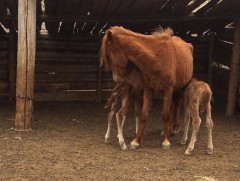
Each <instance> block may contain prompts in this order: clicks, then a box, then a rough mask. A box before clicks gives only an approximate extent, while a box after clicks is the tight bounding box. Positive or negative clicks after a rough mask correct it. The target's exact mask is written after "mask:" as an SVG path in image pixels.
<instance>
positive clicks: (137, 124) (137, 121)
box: [136, 116, 140, 134]
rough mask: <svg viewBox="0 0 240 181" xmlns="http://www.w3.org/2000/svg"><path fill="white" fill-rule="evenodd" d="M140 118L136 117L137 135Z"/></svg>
mask: <svg viewBox="0 0 240 181" xmlns="http://www.w3.org/2000/svg"><path fill="white" fill-rule="evenodd" d="M139 121H140V120H139V117H138V116H136V134H137V131H138V127H139Z"/></svg>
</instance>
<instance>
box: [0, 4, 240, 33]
mask: <svg viewBox="0 0 240 181" xmlns="http://www.w3.org/2000/svg"><path fill="white" fill-rule="evenodd" d="M239 7H240V1H239V0H181V1H180V0H114V1H113V0H37V27H38V28H37V29H38V30H39V31H40V30H41V32H43V33H55V34H58V33H60V34H83V35H99V34H102V33H104V31H105V30H106V29H107V28H109V27H110V26H114V25H121V26H124V27H125V28H128V29H131V30H133V31H137V32H141V33H149V32H151V31H153V29H154V28H156V27H157V26H158V25H161V26H163V27H165V26H170V27H172V28H173V29H174V31H175V33H176V34H186V33H197V34H203V33H204V32H206V31H220V30H221V29H223V28H225V27H226V26H227V25H229V27H231V26H232V27H233V26H234V24H231V23H232V22H233V21H234V19H236V18H239V17H240V8H239ZM17 9H18V0H0V23H1V26H0V33H6V32H8V31H9V30H13V31H17Z"/></svg>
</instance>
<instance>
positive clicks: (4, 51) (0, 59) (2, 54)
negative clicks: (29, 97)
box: [0, 34, 8, 99]
mask: <svg viewBox="0 0 240 181" xmlns="http://www.w3.org/2000/svg"><path fill="white" fill-rule="evenodd" d="M7 98H8V36H7V35H3V34H0V99H7Z"/></svg>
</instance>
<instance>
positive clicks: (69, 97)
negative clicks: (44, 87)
mask: <svg viewBox="0 0 240 181" xmlns="http://www.w3.org/2000/svg"><path fill="white" fill-rule="evenodd" d="M35 100H36V101H95V100H96V91H79V92H77V91H72V92H70V91H68V92H67V91H66V92H41V93H36V95H35Z"/></svg>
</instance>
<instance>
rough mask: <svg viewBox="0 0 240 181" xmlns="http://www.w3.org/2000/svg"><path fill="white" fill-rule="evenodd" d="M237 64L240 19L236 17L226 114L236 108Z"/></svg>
mask: <svg viewBox="0 0 240 181" xmlns="http://www.w3.org/2000/svg"><path fill="white" fill-rule="evenodd" d="M239 65H240V19H238V20H237V21H236V22H235V31H234V42H233V49H232V60H231V72H230V79H229V86H228V102H227V109H226V115H227V116H230V115H232V114H234V113H235V109H236V102H237V85H238V72H239Z"/></svg>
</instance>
